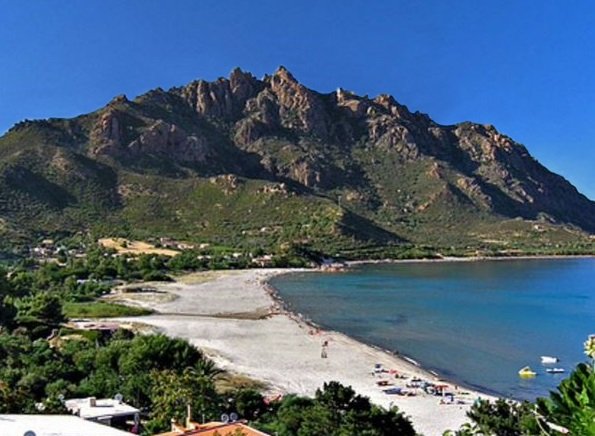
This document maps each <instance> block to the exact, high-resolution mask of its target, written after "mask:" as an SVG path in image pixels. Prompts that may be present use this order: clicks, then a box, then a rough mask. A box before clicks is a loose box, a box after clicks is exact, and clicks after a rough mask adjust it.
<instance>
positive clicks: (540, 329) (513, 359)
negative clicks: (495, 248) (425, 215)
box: [271, 258, 595, 399]
mask: <svg viewBox="0 0 595 436" xmlns="http://www.w3.org/2000/svg"><path fill="white" fill-rule="evenodd" d="M271 284H272V285H273V286H275V287H276V288H277V289H278V290H279V293H280V295H281V296H282V297H283V299H284V300H285V301H286V302H287V303H288V304H289V306H290V307H291V308H293V309H294V310H295V311H298V312H301V313H302V314H304V315H305V316H306V317H308V318H310V319H312V320H313V321H314V322H316V323H317V324H319V325H321V326H323V327H325V328H329V329H333V330H337V331H340V332H343V333H346V334H348V335H350V336H352V337H354V338H357V339H359V340H362V341H364V342H367V343H370V344H374V345H378V346H381V347H383V348H386V349H389V350H392V351H398V352H400V353H402V354H404V355H407V356H410V357H412V358H413V359H415V360H417V361H419V362H420V363H421V364H422V365H423V366H425V367H427V368H430V369H433V370H435V371H438V372H439V373H440V374H442V375H443V376H445V377H446V378H449V379H450V380H453V381H456V382H458V383H461V384H463V385H466V386H470V387H475V388H479V389H481V390H483V391H486V392H490V393H495V394H498V395H503V396H507V397H511V398H516V399H534V398H536V397H537V396H545V395H547V394H548V391H549V390H551V389H554V388H555V387H556V386H557V385H558V383H559V382H560V380H562V378H563V377H564V375H552V374H548V373H546V372H545V367H544V366H542V365H541V363H540V358H539V356H541V355H549V356H557V357H559V358H560V359H561V362H560V363H558V364H556V365H555V366H556V367H562V368H565V369H566V370H567V372H568V371H570V370H571V369H572V368H573V367H574V366H575V365H576V364H577V363H578V362H581V361H584V360H585V359H586V356H585V355H584V354H583V342H584V341H585V340H586V338H587V336H588V335H589V334H592V333H595V259H586V258H583V259H562V260H558V259H556V260H553V259H552V260H498V261H480V262H436V263H403V264H383V265H365V266H358V267H355V268H353V269H351V270H349V271H348V272H345V273H337V274H329V273H303V274H291V275H285V276H281V277H276V278H274V279H273V280H272V281H271ZM525 365H530V366H531V368H532V369H533V370H535V371H536V372H538V376H537V377H536V378H534V379H530V380H522V379H520V378H519V377H518V374H517V371H518V370H519V369H520V368H521V367H523V366H525Z"/></svg>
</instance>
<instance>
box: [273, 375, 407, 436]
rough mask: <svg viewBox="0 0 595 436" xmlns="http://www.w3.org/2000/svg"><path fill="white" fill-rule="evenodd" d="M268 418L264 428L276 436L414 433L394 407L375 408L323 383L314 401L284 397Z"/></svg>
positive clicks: (333, 384) (345, 389)
mask: <svg viewBox="0 0 595 436" xmlns="http://www.w3.org/2000/svg"><path fill="white" fill-rule="evenodd" d="M268 418H269V421H268V422H266V423H264V424H263V428H264V429H265V431H269V432H271V433H275V432H276V433H277V434H279V436H283V435H286V436H289V435H299V436H317V435H321V434H325V435H338V436H342V435H344V436H348V435H362V436H364V435H367V436H384V435H386V436H389V435H390V436H392V435H403V436H407V435H414V434H415V431H414V430H413V427H412V425H411V423H410V422H409V420H408V419H407V418H405V417H404V416H403V415H402V414H401V413H399V412H398V410H397V409H396V408H393V409H390V410H385V409H383V408H381V407H378V406H375V405H373V404H371V403H370V400H369V399H368V398H366V397H362V396H361V395H357V394H356V393H355V391H354V390H353V389H352V388H351V387H345V386H343V385H341V384H339V383H337V382H330V383H325V384H324V386H323V388H322V389H319V390H318V391H317V392H316V395H315V397H314V398H313V399H310V398H300V397H295V396H288V397H286V398H285V399H284V400H283V401H282V402H281V404H280V405H279V407H278V409H277V410H276V413H274V414H272V415H270V416H269V417H268ZM263 421H264V420H263Z"/></svg>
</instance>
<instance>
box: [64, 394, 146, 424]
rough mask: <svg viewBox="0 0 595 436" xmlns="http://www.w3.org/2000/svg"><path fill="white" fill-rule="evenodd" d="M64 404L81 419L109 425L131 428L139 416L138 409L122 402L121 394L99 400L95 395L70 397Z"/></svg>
mask: <svg viewBox="0 0 595 436" xmlns="http://www.w3.org/2000/svg"><path fill="white" fill-rule="evenodd" d="M64 405H65V406H66V408H67V409H68V410H69V411H70V412H72V413H73V414H75V415H78V416H79V417H80V418H82V419H85V420H87V421H94V422H98V423H100V424H104V425H107V426H110V427H117V428H131V427H132V426H133V425H134V423H135V422H138V420H139V417H140V410H139V409H137V408H136V407H132V406H130V405H128V404H126V403H124V402H123V401H122V397H121V395H116V398H114V399H112V398H106V399H100V400H98V399H96V398H95V397H89V398H72V399H70V400H66V401H65V402H64Z"/></svg>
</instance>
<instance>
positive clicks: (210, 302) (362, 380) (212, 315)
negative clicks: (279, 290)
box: [126, 270, 487, 436]
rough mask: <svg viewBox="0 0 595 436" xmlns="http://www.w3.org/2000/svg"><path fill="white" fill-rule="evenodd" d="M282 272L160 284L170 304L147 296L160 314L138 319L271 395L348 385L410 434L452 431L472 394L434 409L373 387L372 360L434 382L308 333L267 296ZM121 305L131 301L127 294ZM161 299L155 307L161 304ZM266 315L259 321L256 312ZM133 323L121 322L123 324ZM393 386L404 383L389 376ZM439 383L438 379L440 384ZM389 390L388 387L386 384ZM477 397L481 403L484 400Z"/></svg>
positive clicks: (354, 345) (399, 362)
mask: <svg viewBox="0 0 595 436" xmlns="http://www.w3.org/2000/svg"><path fill="white" fill-rule="evenodd" d="M284 272H287V270H245V271H240V272H238V271H232V272H221V273H220V274H217V275H215V276H213V274H212V273H211V275H210V276H209V278H210V279H211V280H210V281H206V282H205V281H204V280H201V279H200V276H196V277H197V281H198V282H199V283H196V284H191V283H186V284H184V283H174V284H164V285H159V289H160V290H161V291H166V292H170V293H172V294H175V295H176V296H177V298H176V299H174V300H171V301H167V300H169V299H154V300H151V299H147V298H144V299H143V302H142V304H143V305H145V306H149V307H152V308H153V309H155V310H156V311H158V312H159V314H156V315H151V316H147V317H143V318H142V321H143V322H144V323H146V324H150V325H152V326H155V327H157V328H159V329H161V330H162V331H163V332H164V333H166V334H167V335H169V336H175V337H180V338H184V339H187V340H188V341H190V342H191V343H192V344H194V345H196V346H197V347H199V348H200V349H202V350H203V351H204V352H205V353H206V354H207V355H208V356H209V357H210V358H212V359H213V360H214V361H215V362H216V363H217V364H218V365H219V366H220V367H222V368H224V369H226V370H229V371H232V372H237V373H241V374H245V375H247V376H249V377H252V378H254V379H257V380H262V381H265V382H266V383H267V384H268V386H269V389H270V391H271V392H278V393H297V394H302V395H313V394H314V392H315V391H316V389H317V388H319V387H321V386H322V384H323V383H324V382H328V381H331V380H336V381H339V382H341V383H342V384H344V385H351V386H352V387H353V389H355V391H356V392H358V393H360V394H362V395H365V396H367V397H369V398H370V399H371V400H372V401H373V402H375V403H377V404H380V405H382V406H385V407H389V406H390V405H391V404H393V405H396V406H398V407H399V409H400V410H401V411H403V412H404V413H405V414H406V415H408V416H409V417H410V418H411V420H412V422H413V424H414V427H415V429H416V430H417V431H418V432H420V433H422V434H424V435H426V436H431V435H441V434H442V433H443V431H445V430H447V429H453V430H454V429H458V428H459V427H460V425H461V424H462V423H463V422H465V421H466V416H465V413H466V411H467V410H468V408H469V407H470V405H471V403H472V402H473V400H474V399H475V398H477V397H478V396H480V395H479V394H478V393H476V392H471V391H469V390H463V389H459V390H458V391H457V390H456V388H455V387H454V385H452V384H450V383H444V384H449V385H450V386H452V389H449V390H450V391H452V392H455V393H461V392H463V391H466V392H469V394H468V395H457V398H460V399H462V400H465V402H466V404H464V405H461V404H440V398H439V397H435V396H430V395H428V394H425V393H423V392H422V391H421V390H417V391H418V395H417V396H415V397H403V396H398V395H387V394H385V393H384V392H382V389H386V388H385V387H383V388H381V387H378V386H377V385H376V382H377V381H378V380H380V379H389V374H382V375H374V374H373V369H374V365H375V364H376V363H381V364H382V365H383V366H384V368H386V369H395V370H397V371H399V372H400V373H403V374H405V375H406V376H408V377H409V378H411V377H413V376H417V377H421V378H422V379H425V380H429V381H433V382H436V380H437V379H436V377H434V376H433V375H431V374H430V373H428V372H425V371H423V370H422V369H421V368H419V367H416V366H414V365H412V364H410V363H408V362H407V361H405V360H404V359H401V358H398V357H395V356H393V355H392V354H389V353H386V352H383V351H381V350H378V349H375V348H373V347H370V346H367V345H365V344H362V343H360V342H357V341H355V340H353V339H351V338H349V337H347V336H345V335H343V334H340V333H336V332H329V331H324V332H320V333H319V334H313V333H314V332H315V329H313V328H312V327H310V326H309V325H307V324H306V323H304V322H302V321H300V320H299V319H298V318H297V317H296V316H294V315H292V314H288V313H285V312H284V311H282V310H280V307H279V304H278V302H276V301H275V300H274V299H273V298H272V296H271V295H270V294H269V292H267V287H266V286H265V282H266V280H267V279H268V278H270V277H272V276H273V275H275V274H280V273H284ZM127 299H128V301H129V300H130V296H128V297H127ZM160 301H161V302H160ZM267 313H268V314H269V316H267V317H264V316H263V315H265V314H267ZM130 320H134V321H139V319H138V318H136V319H131V318H129V319H126V321H130ZM323 341H328V343H329V345H328V358H326V359H323V358H321V350H322V343H323ZM390 381H391V382H392V383H394V385H393V386H395V387H405V384H406V383H407V382H408V380H401V379H395V378H394V377H392V376H390ZM440 383H442V382H440ZM393 386H391V387H393ZM481 396H482V397H485V398H487V397H486V396H484V395H481Z"/></svg>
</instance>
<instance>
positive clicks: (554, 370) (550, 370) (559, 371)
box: [545, 368, 566, 374]
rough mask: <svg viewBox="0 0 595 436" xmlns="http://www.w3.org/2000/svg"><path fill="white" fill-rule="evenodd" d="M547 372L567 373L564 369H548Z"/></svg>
mask: <svg viewBox="0 0 595 436" xmlns="http://www.w3.org/2000/svg"><path fill="white" fill-rule="evenodd" d="M545 371H546V372H549V373H550V374H560V373H562V372H566V370H565V369H564V368H547V369H546V370H545Z"/></svg>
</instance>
